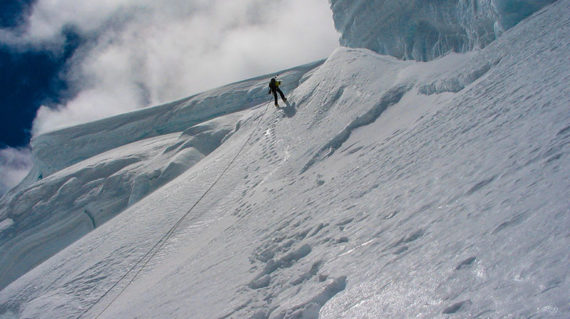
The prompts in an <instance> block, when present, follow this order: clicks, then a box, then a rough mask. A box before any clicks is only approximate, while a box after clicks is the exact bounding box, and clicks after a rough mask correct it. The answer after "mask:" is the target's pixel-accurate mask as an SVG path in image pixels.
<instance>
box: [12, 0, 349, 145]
mask: <svg viewBox="0 0 570 319" xmlns="http://www.w3.org/2000/svg"><path fill="white" fill-rule="evenodd" d="M70 26H71V27H73V28H75V30H77V31H78V32H79V33H80V34H82V35H84V36H87V37H88V38H89V39H90V41H86V43H85V44H84V45H83V46H82V47H80V49H79V50H78V51H77V52H76V54H75V55H74V56H73V58H72V60H71V61H70V72H69V75H68V81H69V82H70V84H71V85H73V86H75V89H76V90H77V91H78V92H79V93H78V95H77V96H76V97H75V98H74V99H72V100H71V101H70V102H68V103H67V104H66V105H60V106H58V107H57V108H53V107H52V108H49V107H47V106H43V107H42V108H41V109H40V110H39V112H38V115H37V118H36V120H35V122H34V129H33V132H34V134H36V135H37V134H39V133H42V132H46V131H50V130H54V129H57V128H61V127H65V126H70V125H74V124H78V123H82V122H87V121H92V120H95V119H99V118H102V117H107V116H110V115H114V114H118V113H123V112H126V111H130V110H133V109H136V108H140V107H144V106H149V105H156V104H160V103H165V102H168V101H172V100H175V99H178V98H181V97H185V96H188V95H191V94H193V93H198V92H200V91H204V90H207V89H210V88H214V87H217V86H220V85H223V84H226V83H230V82H234V81H238V80H242V79H244V78H248V77H252V76H256V75H260V74H263V73H269V72H273V71H277V70H279V69H283V68H287V67H293V66H296V65H298V64H302V63H307V62H311V61H314V60H316V59H319V58H323V57H326V56H328V55H329V54H330V53H331V52H332V50H334V48H335V47H336V46H338V34H337V32H336V31H335V29H334V25H333V21H332V12H331V11H330V8H329V3H328V1H327V0H281V1H275V0H232V1H227V0H214V1H211V0H208V1H205V0H192V1H188V0H165V1H160V2H157V1H150V0H136V1H135V0H105V1H96V2H95V1H94V2H84V1H81V2H79V1H76V0H39V2H38V3H37V4H36V6H35V7H34V9H33V12H32V15H31V17H30V19H29V24H28V29H27V31H26V33H25V34H24V36H23V37H21V39H23V40H24V41H27V42H28V43H46V42H49V41H50V40H51V41H53V39H57V38H58V37H61V34H62V30H63V29H64V28H69V27H70ZM20 41H22V40H20Z"/></svg>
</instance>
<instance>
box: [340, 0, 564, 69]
mask: <svg viewBox="0 0 570 319" xmlns="http://www.w3.org/2000/svg"><path fill="white" fill-rule="evenodd" d="M330 1H331V8H332V11H333V18H334V23H335V27H336V29H337V30H338V31H339V32H340V33H341V34H342V35H341V38H340V43H341V45H343V46H348V47H353V48H368V49H371V50H373V51H376V52H378V53H382V54H389V55H392V56H395V57H397V58H401V59H415V60H419V61H428V60H432V59H434V58H435V57H438V56H441V55H443V54H445V53H447V52H449V51H453V52H466V51H469V50H472V49H474V48H482V47H485V46H486V45H487V44H489V43H490V42H491V41H493V40H494V39H496V38H497V37H498V36H499V35H500V34H501V33H502V32H503V31H505V30H507V29H509V28H511V27H512V26H514V25H515V24H517V23H518V22H519V21H521V20H522V19H524V18H526V17H527V16H529V15H530V14H532V13H533V12H535V11H537V10H539V9H540V8H542V7H543V6H545V5H548V4H550V3H552V2H554V1H556V0H438V1H426V0H357V1H355V0H330Z"/></svg>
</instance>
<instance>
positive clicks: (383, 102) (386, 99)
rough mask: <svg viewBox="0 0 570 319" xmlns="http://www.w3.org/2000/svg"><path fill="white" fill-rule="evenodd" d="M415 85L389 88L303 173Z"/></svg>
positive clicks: (331, 153) (316, 157) (310, 163)
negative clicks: (378, 100)
mask: <svg viewBox="0 0 570 319" xmlns="http://www.w3.org/2000/svg"><path fill="white" fill-rule="evenodd" d="M412 87H413V86H412V85H410V84H408V85H406V84H403V85H399V86H397V87H395V88H392V89H390V90H388V91H387V92H386V93H385V94H384V95H383V96H382V98H381V99H380V102H378V103H377V104H376V105H374V106H373V107H372V108H371V109H370V110H369V111H368V112H366V113H364V114H363V115H361V116H358V117H356V118H355V119H354V120H353V121H352V122H350V123H349V124H348V125H347V126H346V127H345V128H344V129H343V130H342V131H341V132H340V133H338V135H336V136H335V137H333V139H332V140H331V141H330V142H328V143H327V144H326V145H325V146H323V147H322V148H321V149H320V150H319V151H318V152H317V153H316V154H315V156H314V157H313V158H311V160H310V161H309V162H308V163H307V164H306V165H305V166H304V167H303V169H302V170H301V173H304V172H305V171H307V170H308V169H309V168H311V166H312V165H313V164H314V163H315V162H318V161H322V160H323V159H324V158H325V157H329V156H331V155H333V154H334V152H335V151H336V150H338V149H339V148H340V147H341V146H342V144H343V143H344V142H346V140H348V138H349V137H350V135H351V134H352V132H353V131H354V130H356V129H358V128H360V127H362V126H365V125H368V124H371V123H373V122H374V121H376V120H377V119H378V117H380V115H382V113H383V112H384V111H385V110H386V109H387V108H388V107H390V106H392V105H394V104H396V103H398V102H399V101H400V100H401V99H402V97H403V96H404V94H405V93H407V92H408V91H409V90H410V89H411V88H412Z"/></svg>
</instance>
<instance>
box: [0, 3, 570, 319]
mask: <svg viewBox="0 0 570 319" xmlns="http://www.w3.org/2000/svg"><path fill="white" fill-rule="evenodd" d="M569 11H570V0H559V1H557V2H555V3H554V4H552V6H550V7H549V8H546V10H544V11H543V12H542V13H541V14H539V15H535V16H533V17H531V18H529V19H527V20H525V21H523V22H522V23H520V24H518V25H516V26H515V27H513V28H511V29H510V30H508V31H506V32H505V34H504V35H503V36H502V37H500V38H499V39H498V40H497V41H494V42H493V43H491V44H490V45H489V46H487V47H486V48H485V49H483V50H480V51H474V52H470V53H467V54H450V55H447V56H445V57H442V58H440V59H436V60H434V61H430V62H427V63H420V62H414V61H402V60H398V59H396V58H394V57H389V56H381V55H378V54H376V53H374V52H372V51H370V50H367V49H348V48H341V49H338V50H337V51H335V52H334V53H333V54H332V55H331V56H330V57H329V58H328V59H327V61H326V62H325V63H324V64H322V65H321V66H319V67H318V68H317V69H315V70H313V71H311V72H309V73H307V74H306V75H305V76H304V77H303V78H302V81H300V82H301V83H300V85H299V86H298V87H297V88H296V89H295V90H293V91H287V90H286V93H287V97H288V98H289V100H290V103H291V106H289V107H287V108H284V109H280V110H276V109H275V108H274V107H273V106H271V105H270V103H265V104H258V105H254V106H253V107H251V108H249V109H246V110H243V111H241V113H239V114H235V116H236V118H239V120H238V123H239V125H236V126H235V129H234V130H233V131H232V134H231V135H228V137H227V138H226V139H224V141H223V143H222V144H221V145H219V146H218V147H217V148H216V149H215V150H214V151H212V152H211V153H210V154H208V156H205V157H204V158H203V159H202V160H200V161H199V162H198V163H196V164H195V165H193V166H192V167H190V168H189V169H187V170H186V171H185V172H184V173H182V174H181V175H180V176H178V177H176V178H175V179H173V180H172V181H171V182H169V183H167V184H166V185H164V186H163V187H161V188H158V189H157V190H155V191H154V192H152V193H150V194H149V195H147V196H146V197H145V198H143V199H142V200H140V201H138V202H137V203H136V204H134V205H132V206H130V207H129V208H128V209H126V210H125V211H124V212H123V213H121V214H119V215H118V216H116V217H115V218H113V219H112V220H110V221H108V222H107V223H105V224H103V225H102V226H100V227H97V228H96V229H95V230H93V231H92V232H90V233H89V234H87V235H85V236H84V237H82V238H81V239H80V240H78V241H76V242H75V243H74V244H72V245H70V246H69V247H67V248H66V249H64V250H62V251H61V252H59V253H58V254H56V255H55V256H53V257H52V258H50V259H48V260H47V261H45V262H44V263H42V264H40V265H38V266H37V267H35V268H34V269H33V270H31V271H29V272H28V273H26V274H25V275H23V276H22V277H20V278H18V280H16V281H14V282H13V283H11V284H10V285H9V286H7V287H5V288H4V289H3V290H2V291H0V315H4V316H6V317H10V316H13V317H20V318H54V317H55V318H78V317H80V318H95V317H97V318H270V319H277V318H279V319H283V318H287V319H291V318H318V317H320V318H383V317H388V318H390V317H396V318H399V317H402V318H412V317H417V318H447V317H449V316H457V317H461V318H464V317H465V318H470V317H491V318H495V317H497V318H501V317H514V318H518V317H523V318H531V317H540V318H548V317H552V318H567V317H569V316H570V307H569V304H568V294H567V292H568V291H570V280H569V278H570V277H569V272H570V269H569V268H568V264H569V262H570V254H569V250H568V247H570V234H569V229H570V210H569V207H570V201H569V196H568V194H569V193H570V113H569V112H568V105H570V89H569V87H568V85H567V83H568V81H569V80H570V67H569V65H568V63H567V62H568V61H567V60H568V55H569V52H570V42H569V39H570V15H569V14H568V12H569ZM220 93H221V94H231V91H226V92H222V91H220ZM209 120H213V119H209ZM163 138H165V139H168V138H169V137H168V136H164V137H163ZM140 142H142V141H138V142H137V143H140ZM136 145H137V146H136V147H134V146H133V149H132V150H131V151H132V152H134V153H135V151H136V150H137V149H139V150H140V152H142V153H146V151H144V150H143V149H142V148H141V145H140V144H136ZM97 156H99V155H97ZM53 175H54V176H55V175H56V173H54V174H53ZM16 223H18V220H17V219H15V218H14V219H13V220H12V221H7V222H5V224H3V225H4V226H2V227H3V229H9V227H13V226H14V225H15V224H16ZM6 225H7V226H6ZM6 227H8V228H6Z"/></svg>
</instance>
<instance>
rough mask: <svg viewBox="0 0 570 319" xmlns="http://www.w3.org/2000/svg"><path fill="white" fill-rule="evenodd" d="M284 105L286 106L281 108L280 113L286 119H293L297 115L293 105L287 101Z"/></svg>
mask: <svg viewBox="0 0 570 319" xmlns="http://www.w3.org/2000/svg"><path fill="white" fill-rule="evenodd" d="M285 104H286V105H287V106H285V107H282V108H281V111H283V114H285V116H287V117H293V116H295V114H296V113H297V110H296V109H295V103H294V102H293V103H291V102H289V101H287V102H285Z"/></svg>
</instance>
